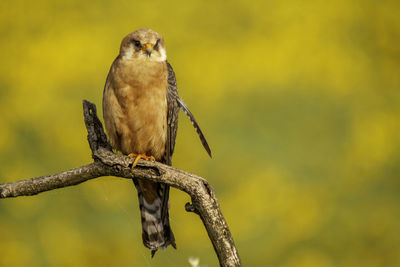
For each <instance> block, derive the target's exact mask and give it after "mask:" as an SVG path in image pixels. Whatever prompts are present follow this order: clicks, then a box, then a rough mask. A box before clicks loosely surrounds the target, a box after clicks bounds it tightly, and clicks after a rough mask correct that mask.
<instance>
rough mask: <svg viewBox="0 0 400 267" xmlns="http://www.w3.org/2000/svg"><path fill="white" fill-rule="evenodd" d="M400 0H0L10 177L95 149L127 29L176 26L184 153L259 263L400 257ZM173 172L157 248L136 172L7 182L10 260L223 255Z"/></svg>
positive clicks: (179, 259)
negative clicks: (34, 187)
mask: <svg viewBox="0 0 400 267" xmlns="http://www.w3.org/2000/svg"><path fill="white" fill-rule="evenodd" d="M399 7H400V4H399V1H372V0H369V1H368V0H366V1H361V0H360V1H356V0H346V1H342V0H339V1H297V0H296V1H295V0H292V1H253V2H249V1H244V0H243V1H209V0H204V1H175V0H169V1H157V0H152V1H132V0H129V1H128V0H126V1H81V0H73V1H51V0H37V1H28V0H3V1H2V2H1V7H0V51H1V57H0V62H1V63H0V114H1V115H0V182H1V183H3V182H10V181H15V180H20V179H23V178H29V177H34V176H40V175H45V174H50V173H55V172H59V171H62V170H66V169H70V168H74V167H78V166H80V165H84V164H87V163H89V162H91V158H90V151H89V147H88V144H87V142H86V131H85V129H84V124H83V119H82V104H81V101H82V99H88V100H90V101H93V102H95V103H96V104H97V107H98V110H99V111H101V99H102V91H103V86H104V82H105V78H106V75H107V73H108V70H109V67H110V65H111V63H112V61H113V60H114V58H115V57H116V56H117V54H118V49H119V45H120V41H121V39H122V38H123V37H124V36H125V35H126V34H128V33H129V32H131V31H133V30H135V29H137V28H141V27H148V28H152V29H154V30H156V31H158V32H160V33H161V34H162V35H163V36H164V38H165V42H166V46H167V52H168V58H169V61H170V62H171V64H172V65H173V67H174V70H175V72H176V75H177V80H178V87H179V91H180V95H181V97H182V98H183V99H184V100H185V102H186V103H187V104H188V106H189V107H190V108H191V110H192V112H193V113H194V114H195V116H196V118H197V120H198V122H199V124H200V125H201V127H202V129H203V131H204V133H205V135H206V137H207V139H208V141H209V143H210V145H211V148H212V151H213V155H214V157H213V159H209V158H208V156H207V154H206V152H205V151H204V150H203V148H202V147H201V143H200V141H199V140H198V137H197V136H196V133H195V131H194V130H193V128H192V126H191V124H190V122H189V121H188V120H187V118H185V117H184V115H183V113H181V114H180V125H179V131H178V137H177V144H176V151H175V155H174V159H173V163H174V165H175V166H176V167H178V168H181V169H184V170H187V171H190V172H193V173H196V174H198V175H201V176H203V177H206V178H207V179H208V180H209V181H210V183H211V184H212V185H213V187H214V189H215V191H216V194H217V197H218V200H219V202H220V205H221V208H222V211H223V213H224V216H225V218H226V220H227V222H228V224H229V226H230V229H231V232H232V234H233V236H234V239H235V242H236V245H237V248H238V250H239V253H240V256H241V258H242V261H243V264H244V265H245V266H285V267H286V266H317V267H331V266H364V267H365V266H371V267H372V266H400V233H399V232H400V230H399V229H400V195H399V193H400V180H399V178H400V177H399V173H400V146H399V144H400V134H399V133H400V105H399V104H400V92H399V90H400V45H399V44H400V15H399V14H400V8H399ZM188 200H189V199H188V197H187V195H186V194H184V193H182V192H180V191H178V190H175V189H173V190H171V211H170V215H171V224H172V229H173V231H174V233H175V237H176V242H177V246H178V250H176V251H175V250H173V249H171V248H168V249H167V250H166V251H161V252H158V253H157V254H156V256H155V258H154V259H152V260H151V259H150V252H149V251H148V250H147V249H145V248H144V247H143V245H142V241H141V228H140V219H139V210H138V203H137V196H136V191H135V189H134V187H133V185H132V182H130V181H128V180H125V179H118V178H101V179H97V180H93V181H90V182H86V183H84V184H81V185H79V186H75V187H70V188H66V189H60V190H55V191H51V192H47V193H43V194H40V195H38V196H33V197H20V198H16V199H4V200H0V266H189V263H188V258H189V257H191V256H193V257H198V258H200V263H201V264H202V265H203V266H217V265H218V263H217V259H216V256H215V255H214V251H213V248H212V245H211V243H210V242H209V240H208V237H207V233H206V231H205V229H204V227H203V225H202V223H201V221H200V220H199V218H198V217H197V216H196V215H194V214H188V213H186V212H185V211H184V204H185V202H187V201H188Z"/></svg>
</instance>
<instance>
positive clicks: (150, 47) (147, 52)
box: [142, 44, 153, 57]
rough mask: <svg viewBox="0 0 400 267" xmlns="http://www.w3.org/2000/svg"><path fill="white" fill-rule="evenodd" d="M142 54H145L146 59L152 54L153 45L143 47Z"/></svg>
mask: <svg viewBox="0 0 400 267" xmlns="http://www.w3.org/2000/svg"><path fill="white" fill-rule="evenodd" d="M142 49H143V52H144V53H146V54H147V56H148V57H150V56H151V53H152V52H153V44H145V45H143V48H142Z"/></svg>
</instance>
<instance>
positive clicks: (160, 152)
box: [103, 29, 211, 257]
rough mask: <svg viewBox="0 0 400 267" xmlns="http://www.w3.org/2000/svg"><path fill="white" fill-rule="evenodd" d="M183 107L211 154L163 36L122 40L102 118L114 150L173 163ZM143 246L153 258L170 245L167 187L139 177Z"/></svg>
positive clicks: (144, 33)
mask: <svg viewBox="0 0 400 267" xmlns="http://www.w3.org/2000/svg"><path fill="white" fill-rule="evenodd" d="M179 109H182V110H183V111H184V113H185V114H186V115H187V116H188V117H189V119H190V121H191V122H192V124H193V126H194V128H195V129H196V131H197V133H198V135H199V137H200V140H201V142H202V144H203V146H204V148H205V149H206V151H207V152H208V154H209V155H210V157H211V150H210V148H209V146H208V144H207V141H206V139H205V137H204V135H203V133H202V131H201V130H200V127H199V125H198V124H197V122H196V120H195V119H194V117H193V115H192V113H191V112H190V111H189V109H188V108H187V107H186V105H185V104H184V103H183V101H182V100H181V99H180V98H179V96H178V91H177V85H176V79H175V73H174V71H173V69H172V67H171V65H170V64H169V63H168V61H167V54H166V50H165V46H164V39H163V37H162V36H161V35H160V34H159V33H157V32H155V31H153V30H150V29H139V30H136V31H134V32H132V33H130V34H128V35H127V36H126V37H125V38H124V39H123V40H122V42H121V47H120V52H119V55H118V56H117V58H116V59H115V60H114V62H113V63H112V65H111V68H110V71H109V73H108V76H107V80H106V84H105V87H104V92H103V116H104V123H105V127H106V131H107V134H108V137H109V139H110V141H111V144H112V146H113V148H114V149H115V150H117V151H119V152H122V153H123V154H125V155H129V156H130V157H131V158H133V157H135V160H134V162H133V167H135V165H136V164H137V161H138V160H139V158H143V159H147V160H156V161H159V162H162V163H164V164H168V165H171V157H172V154H173V152H174V147H175V139H176V132H177V127H178V112H179ZM133 181H134V184H135V186H136V188H137V191H138V198H139V207H140V213H141V219H142V238H143V243H144V245H145V246H146V247H147V248H149V249H150V250H151V256H152V257H153V256H154V253H155V252H156V251H157V249H159V248H162V249H164V248H166V247H167V246H168V245H172V246H173V247H174V248H176V245H175V238H174V235H173V233H172V231H171V228H170V225H169V214H168V197H169V186H168V185H165V184H160V183H154V182H151V181H144V180H136V179H134V180H133Z"/></svg>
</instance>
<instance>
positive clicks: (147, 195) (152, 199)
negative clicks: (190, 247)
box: [133, 179, 176, 257]
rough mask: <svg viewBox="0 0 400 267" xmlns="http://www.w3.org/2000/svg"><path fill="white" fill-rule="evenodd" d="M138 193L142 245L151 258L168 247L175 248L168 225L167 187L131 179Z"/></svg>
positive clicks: (172, 235)
mask: <svg viewBox="0 0 400 267" xmlns="http://www.w3.org/2000/svg"><path fill="white" fill-rule="evenodd" d="M133 182H134V183H135V186H136V189H137V191H138V198H139V206H140V215H141V219H142V239H143V244H144V245H145V246H146V247H147V248H149V249H151V257H153V256H154V254H155V253H156V251H157V250H158V249H159V248H161V249H165V248H166V247H167V246H168V245H172V246H173V247H174V248H176V245H175V238H174V234H173V233H172V230H171V227H170V225H169V214H168V198H169V186H168V185H164V184H160V183H153V182H150V181H137V180H136V179H133Z"/></svg>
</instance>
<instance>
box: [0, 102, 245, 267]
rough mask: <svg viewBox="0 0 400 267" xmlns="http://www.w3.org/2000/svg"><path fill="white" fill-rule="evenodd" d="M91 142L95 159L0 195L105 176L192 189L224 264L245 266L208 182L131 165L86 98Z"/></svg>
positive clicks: (1, 189) (154, 165)
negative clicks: (115, 149)
mask: <svg viewBox="0 0 400 267" xmlns="http://www.w3.org/2000/svg"><path fill="white" fill-rule="evenodd" d="M83 110H84V119H85V125H86V129H87V131H88V137H87V138H88V142H89V146H90V149H91V150H92V157H93V159H94V162H93V163H91V164H88V165H85V166H82V167H79V168H75V169H72V170H68V171H64V172H60V173H57V174H53V175H46V176H40V177H36V178H31V179H27V180H21V181H17V182H13V183H6V184H0V198H8V197H18V196H31V195H36V194H39V193H41V192H45V191H49V190H53V189H57V188H61V187H66V186H71V185H77V184H80V183H82V182H85V181H87V180H90V179H93V178H97V177H101V176H117V177H122V178H129V179H131V178H136V179H147V180H150V181H154V182H160V183H165V184H168V185H170V186H172V187H175V188H178V189H180V190H182V191H185V192H186V193H188V194H189V195H190V197H191V199H192V204H190V203H187V204H186V205H185V208H186V210H187V211H191V212H195V213H197V214H198V215H199V216H200V218H201V220H202V221H203V223H204V226H205V228H206V230H207V233H208V236H209V237H210V240H211V242H212V244H213V247H214V250H215V252H216V254H217V256H218V259H219V262H220V265H221V266H241V262H240V258H239V254H238V252H237V249H236V247H235V244H234V242H233V238H232V236H231V233H230V231H229V228H228V225H227V223H226V221H225V219H224V217H223V215H222V212H221V209H220V207H219V204H218V202H217V199H216V197H215V194H214V190H213V189H212V187H211V186H210V185H209V184H208V182H207V181H206V180H205V179H204V178H202V177H199V176H197V175H195V174H191V173H188V172H185V171H183V170H179V169H176V168H174V167H171V166H168V165H164V164H162V163H159V162H151V161H144V160H139V162H138V164H137V165H136V167H135V168H133V169H132V168H131V166H132V163H133V159H130V158H129V157H127V156H124V155H120V154H115V153H113V152H112V148H111V145H110V144H109V143H108V141H107V137H106V135H105V133H104V130H103V126H102V124H101V122H100V120H99V119H98V117H97V114H96V106H95V105H94V104H93V103H90V102H88V101H86V100H84V101H83Z"/></svg>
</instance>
